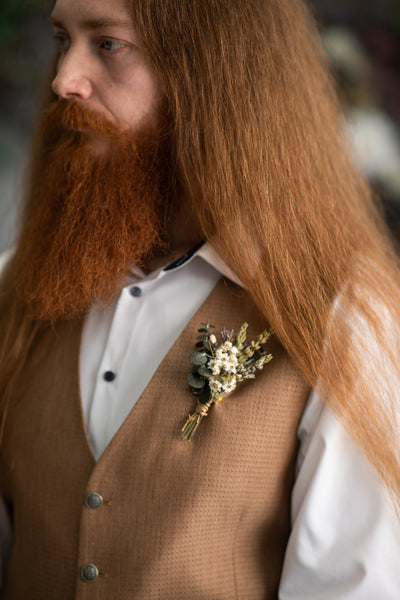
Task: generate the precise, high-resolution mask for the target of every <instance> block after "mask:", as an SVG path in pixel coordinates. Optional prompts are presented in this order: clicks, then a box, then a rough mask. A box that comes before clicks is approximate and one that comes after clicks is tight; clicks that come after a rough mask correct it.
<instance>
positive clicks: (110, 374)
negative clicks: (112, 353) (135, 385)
mask: <svg viewBox="0 0 400 600" xmlns="http://www.w3.org/2000/svg"><path fill="white" fill-rule="evenodd" d="M115 378H116V375H115V373H113V371H106V372H105V373H104V375H103V379H104V381H108V382H111V381H114V379H115Z"/></svg>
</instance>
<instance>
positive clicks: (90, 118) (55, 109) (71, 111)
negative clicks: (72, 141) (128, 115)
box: [41, 99, 126, 142]
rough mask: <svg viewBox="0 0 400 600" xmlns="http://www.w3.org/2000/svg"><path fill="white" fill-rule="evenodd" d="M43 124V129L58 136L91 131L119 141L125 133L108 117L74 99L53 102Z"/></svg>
mask: <svg viewBox="0 0 400 600" xmlns="http://www.w3.org/2000/svg"><path fill="white" fill-rule="evenodd" d="M41 125H42V129H43V131H46V132H51V134H52V136H54V137H56V138H57V137H59V136H61V135H65V134H70V135H72V136H77V137H81V136H82V134H84V133H86V132H91V133H94V134H96V135H98V136H101V137H104V138H107V139H109V140H111V141H114V142H118V141H120V140H121V136H123V134H124V132H123V130H122V129H121V128H120V127H118V126H117V125H115V124H114V123H112V122H111V121H110V120H109V119H108V118H107V117H105V116H104V115H101V114H99V113H98V112H95V111H93V110H89V109H87V108H83V107H82V106H81V105H80V104H79V103H78V102H77V101H74V100H64V99H61V100H56V101H55V102H53V103H52V104H51V105H50V106H49V107H48V108H47V109H46V111H45V112H44V114H43V116H42V121H41ZM125 134H126V132H125Z"/></svg>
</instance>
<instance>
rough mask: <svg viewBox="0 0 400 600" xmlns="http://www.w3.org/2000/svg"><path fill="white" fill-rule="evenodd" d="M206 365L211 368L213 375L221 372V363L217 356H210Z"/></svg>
mask: <svg viewBox="0 0 400 600" xmlns="http://www.w3.org/2000/svg"><path fill="white" fill-rule="evenodd" d="M208 367H209V369H211V370H212V372H213V375H219V374H220V373H221V367H222V363H221V361H220V360H218V359H217V358H212V359H211V360H209V361H208Z"/></svg>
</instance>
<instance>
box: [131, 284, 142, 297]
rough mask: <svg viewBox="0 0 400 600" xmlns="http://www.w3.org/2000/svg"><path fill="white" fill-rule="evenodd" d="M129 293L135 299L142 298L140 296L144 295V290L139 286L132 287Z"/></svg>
mask: <svg viewBox="0 0 400 600" xmlns="http://www.w3.org/2000/svg"><path fill="white" fill-rule="evenodd" d="M129 291H130V293H131V295H132V296H133V297H134V298H140V296H141V295H142V290H141V288H140V287H138V286H137V285H134V286H133V287H131V289H130V290H129Z"/></svg>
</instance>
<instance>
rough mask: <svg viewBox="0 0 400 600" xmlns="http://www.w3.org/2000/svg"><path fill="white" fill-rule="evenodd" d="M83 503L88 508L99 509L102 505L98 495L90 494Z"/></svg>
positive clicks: (101, 499)
mask: <svg viewBox="0 0 400 600" xmlns="http://www.w3.org/2000/svg"><path fill="white" fill-rule="evenodd" d="M85 502H86V506H87V507H88V508H93V509H94V508H100V506H101V505H102V504H103V498H102V497H101V496H100V494H96V493H95V492H92V493H91V494H88V496H86V500H85Z"/></svg>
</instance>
